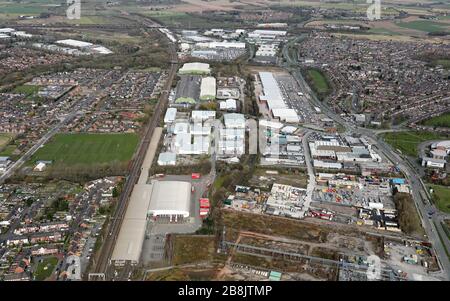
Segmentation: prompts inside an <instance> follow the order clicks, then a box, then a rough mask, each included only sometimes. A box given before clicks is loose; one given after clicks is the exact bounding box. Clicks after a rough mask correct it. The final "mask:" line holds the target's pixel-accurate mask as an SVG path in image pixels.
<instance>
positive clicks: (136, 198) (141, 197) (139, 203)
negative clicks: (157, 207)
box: [111, 184, 152, 265]
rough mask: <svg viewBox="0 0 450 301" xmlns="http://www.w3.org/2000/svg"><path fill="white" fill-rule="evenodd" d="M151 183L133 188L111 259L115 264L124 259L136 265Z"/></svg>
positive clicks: (145, 223)
mask: <svg viewBox="0 0 450 301" xmlns="http://www.w3.org/2000/svg"><path fill="white" fill-rule="evenodd" d="M151 195H152V185H148V184H137V185H135V186H134V188H133V192H132V193H131V196H130V202H129V204H128V207H127V211H126V213H125V217H124V219H123V222H122V225H121V227H120V232H119V236H118V238H117V242H116V245H115V246H114V251H113V254H112V257H111V260H112V261H114V262H115V264H116V265H123V264H125V262H126V261H130V262H131V264H134V265H136V264H137V263H138V262H139V259H140V257H141V251H142V245H143V243H144V239H145V230H146V227H147V212H148V209H149V204H150V198H151Z"/></svg>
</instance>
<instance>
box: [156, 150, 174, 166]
mask: <svg viewBox="0 0 450 301" xmlns="http://www.w3.org/2000/svg"><path fill="white" fill-rule="evenodd" d="M176 163H177V154H175V153H171V152H164V153H160V154H159V157H158V165H161V166H168V165H171V166H173V165H176Z"/></svg>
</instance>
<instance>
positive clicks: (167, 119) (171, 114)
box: [164, 108, 177, 123]
mask: <svg viewBox="0 0 450 301" xmlns="http://www.w3.org/2000/svg"><path fill="white" fill-rule="evenodd" d="M176 116H177V109H176V108H168V109H167V112H166V115H165V116H164V123H173V122H174V121H175V118H176Z"/></svg>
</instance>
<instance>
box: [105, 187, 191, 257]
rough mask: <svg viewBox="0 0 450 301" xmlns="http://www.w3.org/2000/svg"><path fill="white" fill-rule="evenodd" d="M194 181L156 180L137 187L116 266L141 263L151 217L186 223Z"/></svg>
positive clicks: (119, 240)
mask: <svg viewBox="0 0 450 301" xmlns="http://www.w3.org/2000/svg"><path fill="white" fill-rule="evenodd" d="M190 201H191V184H190V183H189V182H181V181H153V182H152V184H137V185H135V186H134V188H133V192H132V194H131V197H130V202H129V205H128V207H127V211H126V213H125V217H124V219H123V222H122V225H121V227H120V231H119V236H118V238H117V242H116V245H115V246H114V250H113V254H112V257H111V261H112V262H114V263H115V265H118V266H120V265H124V264H125V262H127V261H128V262H130V263H131V264H132V265H136V264H138V263H139V260H140V257H141V253H142V246H143V244H144V240H145V232H146V228H147V218H148V217H152V218H153V219H166V220H167V222H182V221H183V220H184V219H185V218H188V217H189V216H190Z"/></svg>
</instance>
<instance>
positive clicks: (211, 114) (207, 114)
mask: <svg viewBox="0 0 450 301" xmlns="http://www.w3.org/2000/svg"><path fill="white" fill-rule="evenodd" d="M191 116H192V120H193V121H194V122H196V121H205V120H208V119H215V118H216V111H192V115H191Z"/></svg>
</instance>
